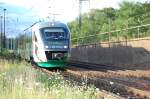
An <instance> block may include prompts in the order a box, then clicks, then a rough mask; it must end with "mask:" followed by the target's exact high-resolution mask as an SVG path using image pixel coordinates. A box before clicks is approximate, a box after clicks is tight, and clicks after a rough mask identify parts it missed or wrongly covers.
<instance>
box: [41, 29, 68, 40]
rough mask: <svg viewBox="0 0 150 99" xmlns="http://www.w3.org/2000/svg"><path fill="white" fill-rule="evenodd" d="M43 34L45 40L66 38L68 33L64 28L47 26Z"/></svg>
mask: <svg viewBox="0 0 150 99" xmlns="http://www.w3.org/2000/svg"><path fill="white" fill-rule="evenodd" d="M42 36H43V37H44V39H45V40H49V39H66V38H67V33H66V32H65V31H64V30H63V29H62V28H45V29H43V30H42Z"/></svg>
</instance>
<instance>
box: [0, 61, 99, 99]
mask: <svg viewBox="0 0 150 99" xmlns="http://www.w3.org/2000/svg"><path fill="white" fill-rule="evenodd" d="M99 98H100V96H99V92H98V91H96V88H95V87H94V86H90V87H89V86H86V85H83V86H77V85H75V84H72V83H70V82H69V81H65V80H64V79H63V77H62V76H61V75H60V74H55V75H52V76H49V75H47V74H45V73H43V72H40V71H37V70H34V69H32V68H31V66H30V65H29V64H26V63H25V62H17V61H16V62H15V63H12V62H9V61H6V60H5V61H4V60H3V61H0V99H99Z"/></svg>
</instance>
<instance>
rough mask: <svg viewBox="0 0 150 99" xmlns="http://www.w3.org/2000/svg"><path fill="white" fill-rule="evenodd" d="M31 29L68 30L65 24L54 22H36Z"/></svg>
mask: <svg viewBox="0 0 150 99" xmlns="http://www.w3.org/2000/svg"><path fill="white" fill-rule="evenodd" d="M32 27H38V28H45V27H63V28H68V27H67V25H66V24H65V23H62V22H59V21H54V22H38V23H36V24H34V25H33V26H32Z"/></svg>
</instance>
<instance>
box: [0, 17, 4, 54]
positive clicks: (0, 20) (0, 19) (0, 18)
mask: <svg viewBox="0 0 150 99" xmlns="http://www.w3.org/2000/svg"><path fill="white" fill-rule="evenodd" d="M2 19H3V16H0V22H1V23H0V25H1V41H0V43H1V52H2V48H3V34H2V32H3V30H2V29H3V26H2V25H3V23H2Z"/></svg>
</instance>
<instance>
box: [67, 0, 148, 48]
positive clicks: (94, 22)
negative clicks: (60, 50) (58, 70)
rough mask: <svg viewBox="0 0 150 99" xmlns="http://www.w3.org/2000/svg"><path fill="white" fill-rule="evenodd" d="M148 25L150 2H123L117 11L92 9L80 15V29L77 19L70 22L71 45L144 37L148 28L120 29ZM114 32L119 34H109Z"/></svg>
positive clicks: (112, 9)
mask: <svg viewBox="0 0 150 99" xmlns="http://www.w3.org/2000/svg"><path fill="white" fill-rule="evenodd" d="M149 23H150V2H145V3H139V2H128V1H123V2H122V3H120V8H119V9H114V8H111V7H109V8H104V9H102V10H98V9H92V10H91V11H90V12H89V13H86V14H84V15H82V25H81V29H79V22H78V19H76V20H75V21H72V22H70V23H69V27H70V30H71V33H72V34H71V35H72V44H73V45H77V44H87V43H94V42H100V41H102V42H103V41H108V40H118V38H128V39H132V38H137V37H146V36H149V34H150V32H149V31H150V28H149V26H147V27H146V26H143V27H140V28H138V27H137V28H134V29H128V30H122V29H125V28H130V27H135V26H140V25H143V24H149ZM114 30H120V32H114V33H110V31H114ZM104 33H106V34H104ZM109 33H110V34H109ZM109 36H110V39H109ZM117 37H118V38H117Z"/></svg>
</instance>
